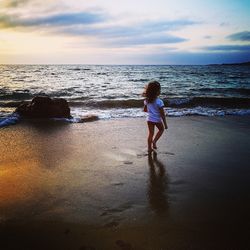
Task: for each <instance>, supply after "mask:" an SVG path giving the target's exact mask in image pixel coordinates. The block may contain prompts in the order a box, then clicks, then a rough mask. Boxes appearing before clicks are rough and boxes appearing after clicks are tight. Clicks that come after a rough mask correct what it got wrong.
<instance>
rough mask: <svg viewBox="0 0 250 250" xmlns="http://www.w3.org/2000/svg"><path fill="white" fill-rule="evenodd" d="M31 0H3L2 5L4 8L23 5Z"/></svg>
mask: <svg viewBox="0 0 250 250" xmlns="http://www.w3.org/2000/svg"><path fill="white" fill-rule="evenodd" d="M30 1H31V0H4V1H2V5H3V6H4V7H6V8H17V7H19V6H22V5H25V4H27V3H28V2H30Z"/></svg>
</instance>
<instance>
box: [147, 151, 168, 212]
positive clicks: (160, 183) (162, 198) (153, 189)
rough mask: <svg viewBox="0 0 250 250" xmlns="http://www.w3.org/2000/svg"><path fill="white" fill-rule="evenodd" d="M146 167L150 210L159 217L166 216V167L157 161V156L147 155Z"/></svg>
mask: <svg viewBox="0 0 250 250" xmlns="http://www.w3.org/2000/svg"><path fill="white" fill-rule="evenodd" d="M148 165H149V182H148V202H149V205H150V208H151V209H152V211H153V212H154V213H155V214H157V215H159V216H162V215H166V214H167V212H168V208H169V203H168V176H167V173H166V170H165V168H166V167H165V166H164V164H163V163H162V162H161V161H160V160H158V158H157V154H153V156H152V155H148Z"/></svg>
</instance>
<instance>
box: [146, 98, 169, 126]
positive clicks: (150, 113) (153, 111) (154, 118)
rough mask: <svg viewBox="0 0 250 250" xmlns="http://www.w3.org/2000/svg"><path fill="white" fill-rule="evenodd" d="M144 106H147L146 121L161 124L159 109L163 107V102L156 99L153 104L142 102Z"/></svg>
mask: <svg viewBox="0 0 250 250" xmlns="http://www.w3.org/2000/svg"><path fill="white" fill-rule="evenodd" d="M144 105H147V121H150V122H161V114H160V108H162V107H164V103H163V101H162V100H161V99H160V98H158V97H157V98H156V99H155V101H154V102H147V100H144Z"/></svg>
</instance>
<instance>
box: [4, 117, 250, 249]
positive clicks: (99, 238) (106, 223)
mask: <svg viewBox="0 0 250 250" xmlns="http://www.w3.org/2000/svg"><path fill="white" fill-rule="evenodd" d="M168 125H169V129H168V130H167V132H165V133H164V135H163V137H162V138H161V139H160V141H159V144H158V147H159V148H158V153H157V156H152V157H148V156H147V154H146V150H147V148H146V136H147V128H146V123H145V120H144V119H141V118H134V119H116V120H115V119H114V120H100V121H95V122H89V123H82V124H66V123H58V122H49V123H48V122H42V121H36V122H28V121H24V122H22V123H20V124H17V125H15V126H9V127H6V128H2V129H1V130H0V143H1V147H0V235H1V241H0V249H79V250H83V249H249V248H250V239H249V234H250V214H249V211H250V169H249V166H250V165H249V160H250V154H249V152H250V151H249V150H250V126H249V125H250V117H249V116H244V117H240V116H227V117H198V116H197V117H195V116H193V117H180V118H168Z"/></svg>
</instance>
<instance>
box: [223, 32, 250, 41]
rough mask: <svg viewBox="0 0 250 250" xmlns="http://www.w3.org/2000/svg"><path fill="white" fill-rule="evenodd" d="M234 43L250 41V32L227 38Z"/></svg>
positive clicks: (235, 34)
mask: <svg viewBox="0 0 250 250" xmlns="http://www.w3.org/2000/svg"><path fill="white" fill-rule="evenodd" d="M227 38H228V39H230V40H232V41H243V42H245V41H250V31H242V32H238V33H234V34H231V35H229V36H227Z"/></svg>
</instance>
